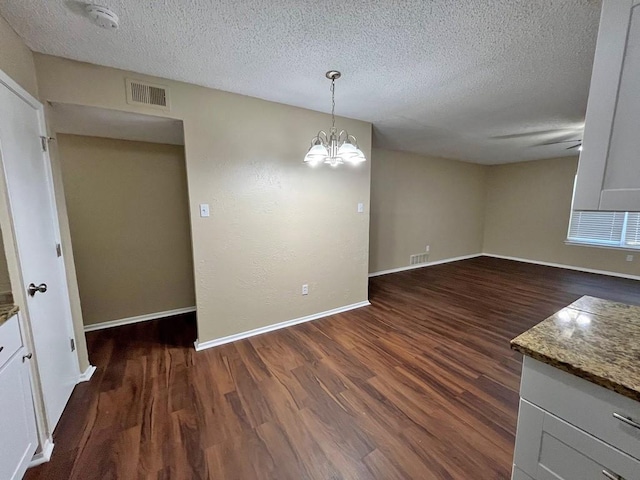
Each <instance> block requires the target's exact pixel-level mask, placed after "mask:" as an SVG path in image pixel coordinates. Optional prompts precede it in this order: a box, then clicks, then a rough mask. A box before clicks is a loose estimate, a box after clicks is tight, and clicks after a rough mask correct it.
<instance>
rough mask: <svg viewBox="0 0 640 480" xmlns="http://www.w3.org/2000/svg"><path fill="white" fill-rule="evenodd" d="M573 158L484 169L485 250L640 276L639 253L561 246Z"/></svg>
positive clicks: (570, 192) (571, 177) (567, 219)
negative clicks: (630, 259)
mask: <svg viewBox="0 0 640 480" xmlns="http://www.w3.org/2000/svg"><path fill="white" fill-rule="evenodd" d="M577 161H578V159H577V157H567V158H554V159H550V160H538V161H534V162H525V163H515V164H509V165H495V166H491V167H489V170H488V173H487V210H486V221H485V234H484V252H485V253H493V254H498V255H505V256H511V257H519V258H525V259H529V260H538V261H543V262H551V263H559V264H565V265H571V266H576V267H582V268H592V269H597V270H606V271H611V272H617V273H624V274H630V275H640V255H635V257H636V259H635V261H634V262H627V261H626V260H625V257H626V256H627V254H629V253H633V252H629V251H625V250H615V249H605V248H594V247H582V246H575V245H565V243H564V241H565V239H566V236H567V227H568V225H569V211H570V209H571V195H572V191H573V181H574V176H575V174H576V169H577Z"/></svg>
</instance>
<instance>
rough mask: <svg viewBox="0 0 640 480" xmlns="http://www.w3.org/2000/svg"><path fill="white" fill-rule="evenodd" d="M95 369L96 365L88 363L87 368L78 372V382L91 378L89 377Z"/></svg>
mask: <svg viewBox="0 0 640 480" xmlns="http://www.w3.org/2000/svg"><path fill="white" fill-rule="evenodd" d="M95 371H96V367H94V366H93V365H89V366H88V367H87V369H86V370H85V371H84V372H82V373H81V374H80V377H79V378H78V383H82V382H88V381H89V380H91V377H93V374H94V373H95Z"/></svg>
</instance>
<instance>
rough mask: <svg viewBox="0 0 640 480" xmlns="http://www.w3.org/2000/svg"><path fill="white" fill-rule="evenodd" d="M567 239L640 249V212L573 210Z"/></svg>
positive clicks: (590, 243) (576, 241)
mask: <svg viewBox="0 0 640 480" xmlns="http://www.w3.org/2000/svg"><path fill="white" fill-rule="evenodd" d="M567 240H568V241H569V242H575V243H585V244H588V245H602V246H609V247H623V248H637V249H640V213H638V212H585V211H573V212H571V220H570V222H569V232H568V234H567Z"/></svg>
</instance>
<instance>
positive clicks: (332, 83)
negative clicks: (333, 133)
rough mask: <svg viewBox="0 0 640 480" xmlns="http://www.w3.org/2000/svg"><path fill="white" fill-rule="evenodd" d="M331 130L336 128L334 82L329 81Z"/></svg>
mask: <svg viewBox="0 0 640 480" xmlns="http://www.w3.org/2000/svg"><path fill="white" fill-rule="evenodd" d="M331 128H332V129H335V128H336V80H335V79H331Z"/></svg>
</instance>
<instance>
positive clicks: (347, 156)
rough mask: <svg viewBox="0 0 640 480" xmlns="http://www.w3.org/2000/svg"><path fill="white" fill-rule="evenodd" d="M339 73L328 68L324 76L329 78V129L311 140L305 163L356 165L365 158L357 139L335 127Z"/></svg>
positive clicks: (335, 165)
mask: <svg viewBox="0 0 640 480" xmlns="http://www.w3.org/2000/svg"><path fill="white" fill-rule="evenodd" d="M340 76H341V73H340V72H338V71H337V70H329V71H328V72H327V74H326V77H327V78H328V79H329V80H331V130H329V134H328V135H327V133H326V132H324V131H320V132H318V135H316V136H315V137H313V139H312V140H311V148H309V151H308V152H307V154H306V155H305V156H304V161H305V163H308V164H309V165H311V166H316V165H319V164H321V163H326V164H328V165H331V166H332V167H337V166H338V165H342V164H344V163H350V164H352V165H357V164H358V163H362V162H364V161H366V160H367V158H366V157H365V156H364V153H362V150H360V149H359V148H358V141H357V140H356V137H354V136H353V135H349V133H348V132H347V131H346V130H342V131H340V133H338V130H337V129H336V116H335V110H336V80H337V79H339V78H340Z"/></svg>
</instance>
